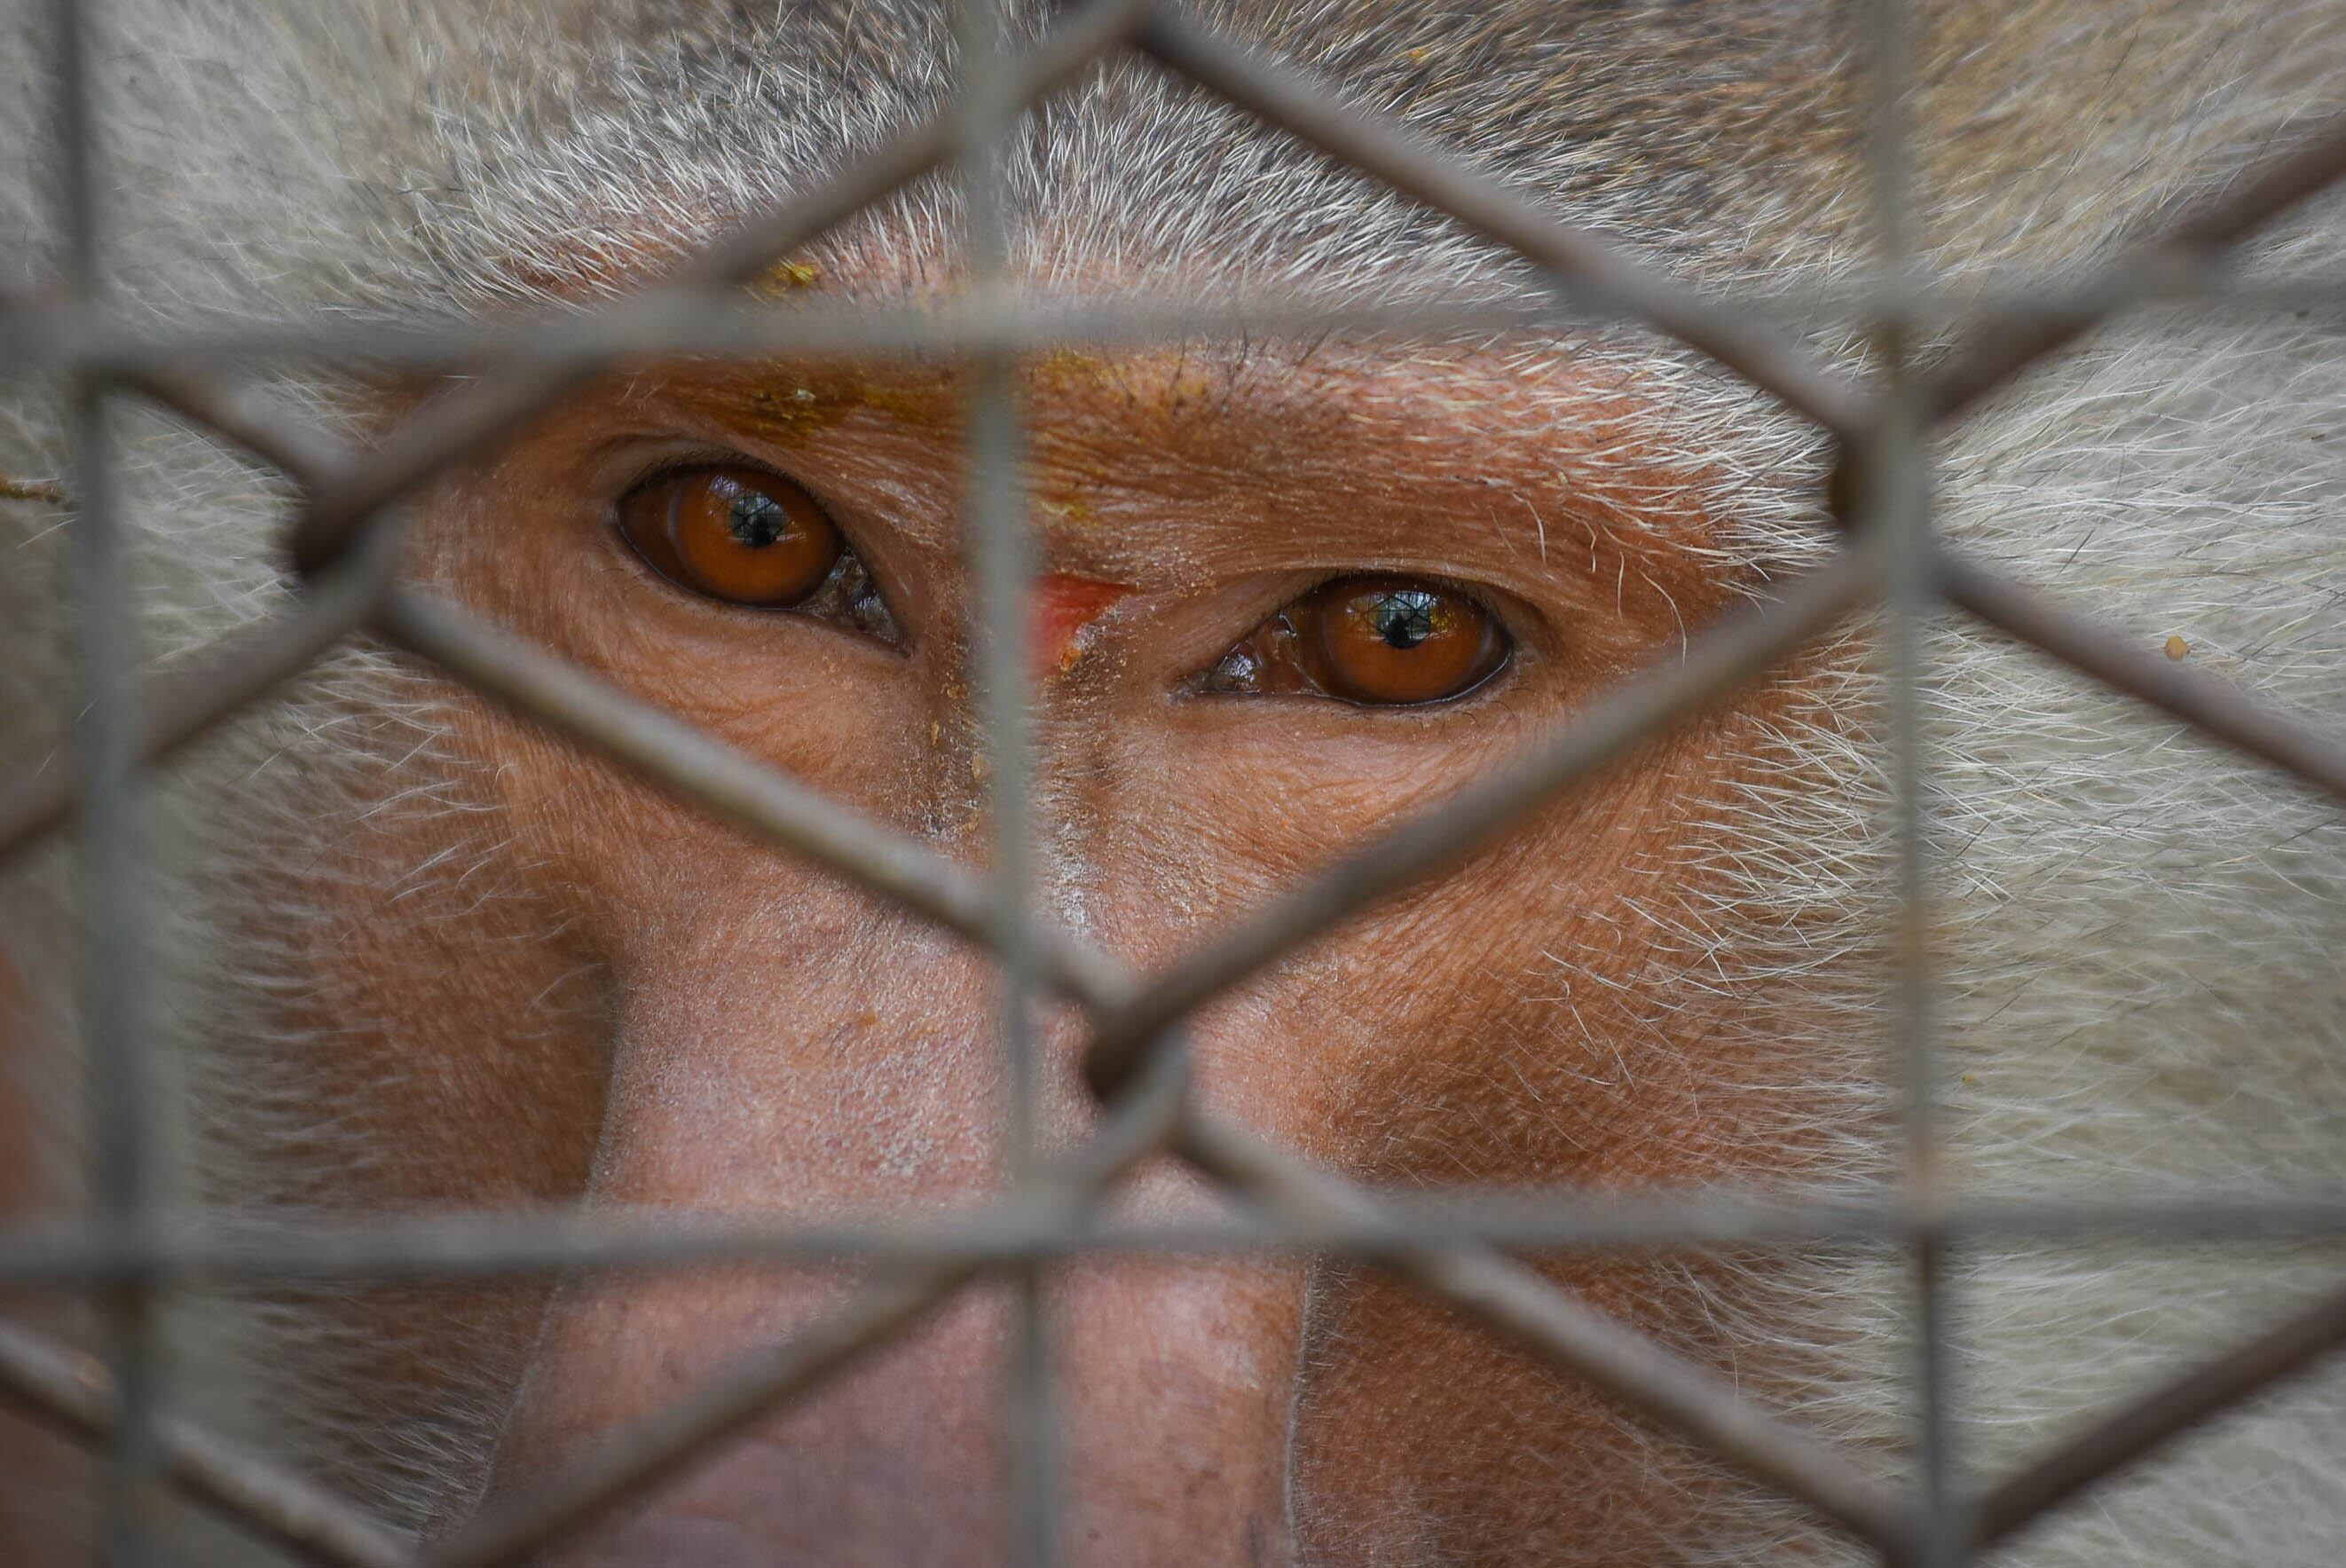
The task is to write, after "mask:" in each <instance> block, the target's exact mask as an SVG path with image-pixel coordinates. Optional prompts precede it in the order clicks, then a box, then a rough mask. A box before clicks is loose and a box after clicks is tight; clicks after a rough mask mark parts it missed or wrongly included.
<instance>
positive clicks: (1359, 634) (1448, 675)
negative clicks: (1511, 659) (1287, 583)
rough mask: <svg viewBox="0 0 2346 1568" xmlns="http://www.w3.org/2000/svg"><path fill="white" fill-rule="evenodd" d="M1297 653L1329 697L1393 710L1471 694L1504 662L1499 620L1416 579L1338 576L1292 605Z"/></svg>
mask: <svg viewBox="0 0 2346 1568" xmlns="http://www.w3.org/2000/svg"><path fill="white" fill-rule="evenodd" d="M1287 619H1288V621H1289V623H1290V625H1291V626H1293V627H1294V628H1295V636H1296V642H1295V652H1296V656H1297V658H1298V660H1299V661H1300V662H1301V664H1302V666H1303V668H1304V671H1305V673H1306V674H1308V675H1310V676H1311V678H1312V680H1313V681H1315V682H1317V683H1318V684H1319V686H1320V687H1321V690H1323V691H1325V692H1326V693H1328V695H1329V696H1331V697H1342V698H1344V699H1345V700H1346V701H1348V702H1359V703H1374V704H1379V705H1396V704H1403V703H1417V702H1440V701H1442V700H1443V698H1444V697H1457V696H1459V695H1461V694H1462V693H1464V692H1468V691H1471V690H1473V689H1474V687H1477V686H1480V685H1481V684H1482V683H1483V682H1484V681H1485V680H1487V679H1489V678H1490V677H1491V676H1492V675H1493V674H1494V672H1495V671H1496V670H1497V669H1498V667H1500V666H1501V665H1502V664H1505V662H1506V657H1507V652H1508V646H1509V645H1508V640H1507V635H1506V632H1505V629H1504V628H1502V627H1501V626H1500V625H1499V621H1498V617H1497V616H1494V615H1493V614H1491V612H1490V611H1489V610H1486V609H1484V607H1483V606H1481V605H1479V604H1477V603H1475V602H1474V600H1473V599H1471V598H1468V597H1467V596H1465V595H1464V594H1461V593H1456V592H1454V591H1452V590H1451V589H1448V588H1442V587H1437V586H1435V585H1433V584H1432V583H1428V582H1425V581H1423V580H1422V579H1420V578H1416V577H1398V576H1362V577H1339V578H1338V579H1336V580H1335V581H1334V582H1332V583H1329V584H1327V585H1324V586H1321V587H1319V588H1315V589H1313V590H1312V591H1311V593H1309V594H1307V595H1305V596H1303V597H1302V598H1301V599H1299V600H1297V601H1296V603H1295V604H1294V605H1293V606H1290V609H1289V611H1288V614H1287Z"/></svg>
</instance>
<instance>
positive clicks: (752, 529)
mask: <svg viewBox="0 0 2346 1568" xmlns="http://www.w3.org/2000/svg"><path fill="white" fill-rule="evenodd" d="M730 526H731V529H732V534H733V537H734V539H735V540H737V541H738V542H739V543H740V544H743V545H748V546H749V547H750V549H752V550H762V549H764V548H765V547H766V546H767V545H771V544H772V543H774V541H776V540H777V539H780V537H781V536H782V535H785V534H787V533H789V532H790V513H789V512H788V511H787V510H786V509H785V508H784V507H783V505H782V504H781V503H780V502H779V501H777V500H775V499H774V498H773V497H772V496H770V495H768V494H765V493H764V492H763V491H759V490H751V491H746V492H744V493H743V494H739V495H736V496H735V497H734V498H733V507H732V515H731V519H730Z"/></svg>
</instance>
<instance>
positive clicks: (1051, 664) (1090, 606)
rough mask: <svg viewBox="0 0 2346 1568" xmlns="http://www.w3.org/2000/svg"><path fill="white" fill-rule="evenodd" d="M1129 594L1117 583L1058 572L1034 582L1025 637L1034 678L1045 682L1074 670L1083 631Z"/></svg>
mask: <svg viewBox="0 0 2346 1568" xmlns="http://www.w3.org/2000/svg"><path fill="white" fill-rule="evenodd" d="M1132 592H1133V590H1132V589H1130V588H1128V587H1126V586H1125V585H1123V584H1121V583H1103V582H1101V581H1099V580H1098V579H1097V578H1096V577H1070V576H1067V575H1065V574H1063V573H1058V572H1054V573H1052V574H1051V575H1048V576H1046V577H1039V578H1037V579H1035V593H1034V597H1033V599H1032V600H1031V601H1030V603H1031V605H1032V607H1033V615H1034V621H1033V625H1032V628H1031V630H1030V631H1029V633H1028V636H1029V637H1030V638H1031V639H1032V641H1031V644H1030V646H1031V647H1033V649H1034V654H1035V678H1036V679H1037V680H1047V679H1049V678H1050V677H1052V676H1055V675H1057V674H1059V673H1060V672H1062V671H1064V670H1068V669H1072V668H1074V667H1075V663H1076V659H1077V658H1078V657H1081V655H1082V651H1083V650H1082V648H1081V647H1080V646H1079V645H1078V639H1079V638H1080V637H1081V636H1082V634H1083V629H1084V628H1085V627H1086V626H1090V625H1091V624H1092V623H1093V622H1094V621H1096V620H1097V619H1099V617H1100V616H1103V615H1105V614H1106V613H1107V609H1108V607H1109V606H1112V605H1114V604H1115V603H1116V602H1117V600H1118V599H1122V598H1125V597H1127V596H1130V595H1131V593H1132Z"/></svg>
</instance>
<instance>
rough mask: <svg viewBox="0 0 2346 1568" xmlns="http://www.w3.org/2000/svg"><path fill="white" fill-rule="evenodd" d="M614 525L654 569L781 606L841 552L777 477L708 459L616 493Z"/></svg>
mask: <svg viewBox="0 0 2346 1568" xmlns="http://www.w3.org/2000/svg"><path fill="white" fill-rule="evenodd" d="M618 517H619V531H620V532H621V533H622V534H624V535H626V536H627V543H628V544H630V545H634V546H635V548H636V553H637V555H641V556H643V558H644V559H645V560H646V561H648V562H649V563H650V564H651V566H652V568H653V570H655V571H657V572H658V573H659V575H661V576H663V577H666V578H667V579H668V581H670V582H672V583H675V584H676V585H678V586H679V587H686V588H690V589H692V590H693V591H694V592H695V593H699V594H706V595H708V596H709V597H710V598H712V599H722V600H724V601H725V602H726V603H727V604H731V605H753V606H759V607H760V608H764V609H783V608H787V607H789V606H793V605H797V604H800V603H801V602H802V601H804V600H805V599H807V598H808V597H809V596H811V595H812V594H813V593H814V591H815V590H816V589H818V588H820V587H821V586H822V585H823V584H824V583H825V582H827V581H828V580H829V579H830V578H831V573H832V569H833V568H834V567H836V566H837V565H839V563H840V557H841V555H842V554H843V553H844V552H845V550H846V547H847V546H846V541H845V540H844V539H843V538H841V535H840V532H839V525H838V524H835V523H833V522H832V521H831V516H830V514H828V513H826V512H824V511H823V509H822V506H821V504H820V503H818V502H817V501H816V500H815V498H814V497H813V496H811V495H810V494H807V493H806V492H805V491H804V490H803V489H801V488H800V487H799V486H798V485H796V484H791V483H790V481H789V480H787V479H784V478H782V477H781V476H780V474H776V473H765V472H763V471H762V470H760V469H755V468H750V467H745V466H741V465H739V464H730V463H727V464H718V463H709V464H703V465H699V466H696V467H691V468H675V469H670V470H668V472H666V473H656V474H654V475H653V476H652V477H651V478H649V479H647V480H645V481H644V482H643V483H642V484H638V485H637V486H636V487H635V488H634V489H632V490H630V491H628V492H627V494H625V495H623V496H621V497H620V498H619V509H618Z"/></svg>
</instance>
